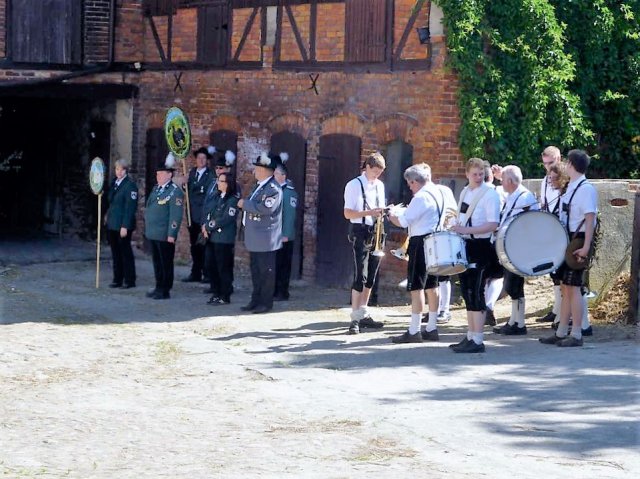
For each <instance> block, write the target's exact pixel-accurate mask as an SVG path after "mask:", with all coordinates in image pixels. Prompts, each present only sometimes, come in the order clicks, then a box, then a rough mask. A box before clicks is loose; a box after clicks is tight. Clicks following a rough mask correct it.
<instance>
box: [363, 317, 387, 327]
mask: <svg viewBox="0 0 640 479" xmlns="http://www.w3.org/2000/svg"><path fill="white" fill-rule="evenodd" d="M358 325H359V326H360V328H372V329H380V328H382V327H384V323H383V322H382V321H374V320H373V318H371V316H367V317H366V318H362V319H361V320H360V322H359V323H358Z"/></svg>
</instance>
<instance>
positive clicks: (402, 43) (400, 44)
mask: <svg viewBox="0 0 640 479" xmlns="http://www.w3.org/2000/svg"><path fill="white" fill-rule="evenodd" d="M422 8H424V6H423V7H422ZM422 8H419V9H417V10H415V11H414V12H413V13H412V14H411V16H410V17H409V22H408V23H407V26H406V27H405V28H404V31H403V32H402V37H400V42H398V48H397V49H396V51H395V54H394V56H393V59H394V60H395V61H399V60H400V55H402V50H403V49H404V46H405V45H406V43H407V39H408V38H409V33H410V32H411V30H413V25H415V23H416V20H417V19H418V14H419V13H420V10H422Z"/></svg>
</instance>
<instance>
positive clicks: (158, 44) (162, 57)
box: [149, 17, 167, 63]
mask: <svg viewBox="0 0 640 479" xmlns="http://www.w3.org/2000/svg"><path fill="white" fill-rule="evenodd" d="M149 25H151V33H153V39H154V40H155V42H156V48H157V49H158V53H159V54H160V60H161V61H162V63H167V57H166V56H165V54H164V48H162V42H161V41H160V35H158V29H157V28H156V22H154V21H153V17H149Z"/></svg>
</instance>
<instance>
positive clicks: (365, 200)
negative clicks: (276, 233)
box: [344, 152, 386, 334]
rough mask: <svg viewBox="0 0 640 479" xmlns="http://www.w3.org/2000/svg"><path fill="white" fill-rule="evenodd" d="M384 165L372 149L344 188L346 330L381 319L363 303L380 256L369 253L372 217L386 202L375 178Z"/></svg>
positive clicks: (372, 240) (356, 329)
mask: <svg viewBox="0 0 640 479" xmlns="http://www.w3.org/2000/svg"><path fill="white" fill-rule="evenodd" d="M385 168H386V162H385V159H384V157H383V156H382V155H381V154H380V153H379V152H376V153H373V154H371V155H369V157H368V158H367V159H366V160H365V162H364V172H363V174H362V175H360V176H358V177H356V178H354V179H352V180H351V181H349V182H348V183H347V184H346V186H345V188H344V217H345V218H346V219H348V220H349V222H350V224H349V228H350V229H349V241H350V242H351V245H352V248H353V261H354V272H353V273H354V277H353V283H352V285H351V323H350V325H349V334H358V333H359V332H360V329H361V328H382V327H383V323H382V322H379V321H374V320H373V319H372V318H371V315H370V313H369V309H368V307H367V304H368V303H369V297H370V295H371V288H372V287H373V283H374V281H375V278H376V275H377V274H378V267H379V266H380V257H378V256H376V255H373V254H371V253H373V251H374V248H375V244H374V243H375V234H374V233H375V222H376V218H378V217H380V216H382V215H383V213H384V208H385V204H386V199H385V191H384V184H383V183H382V181H380V180H379V179H378V178H379V177H380V175H382V173H383V172H384V169H385Z"/></svg>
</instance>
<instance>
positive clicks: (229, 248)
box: [207, 242, 235, 301]
mask: <svg viewBox="0 0 640 479" xmlns="http://www.w3.org/2000/svg"><path fill="white" fill-rule="evenodd" d="M234 254H235V245H234V244H233V243H213V242H209V243H207V257H208V258H211V259H212V262H211V266H210V268H209V269H208V273H209V280H210V284H211V291H213V295H214V296H217V297H218V298H222V299H224V300H225V301H229V299H230V297H231V293H232V292H233V266H234Z"/></svg>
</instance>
